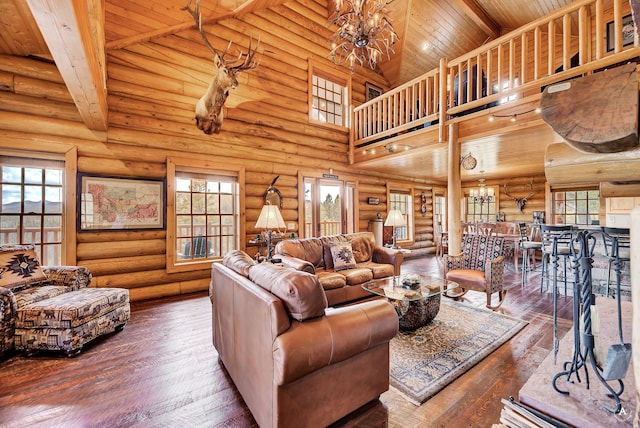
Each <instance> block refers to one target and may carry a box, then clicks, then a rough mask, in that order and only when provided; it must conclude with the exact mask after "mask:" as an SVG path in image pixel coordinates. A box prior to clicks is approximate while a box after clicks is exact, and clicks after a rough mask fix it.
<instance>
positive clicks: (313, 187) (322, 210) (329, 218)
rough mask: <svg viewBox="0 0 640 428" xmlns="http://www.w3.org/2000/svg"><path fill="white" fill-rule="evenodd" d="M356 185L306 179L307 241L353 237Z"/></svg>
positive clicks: (320, 179)
mask: <svg viewBox="0 0 640 428" xmlns="http://www.w3.org/2000/svg"><path fill="white" fill-rule="evenodd" d="M354 201H355V183H354V182H351V181H344V180H337V179H329V178H318V177H304V206H303V213H302V218H304V229H303V231H304V237H312V236H327V235H336V234H339V233H353V232H354V231H355V229H356V227H355V205H354Z"/></svg>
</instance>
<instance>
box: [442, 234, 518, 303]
mask: <svg viewBox="0 0 640 428" xmlns="http://www.w3.org/2000/svg"><path fill="white" fill-rule="evenodd" d="M502 247H503V239H502V238H500V237H496V236H483V235H473V236H471V235H468V236H465V237H464V238H463V239H462V254H460V255H458V256H451V255H445V256H444V277H445V278H446V279H447V280H449V281H453V282H456V283H458V284H459V285H460V288H458V289H456V291H455V292H448V293H446V294H445V296H447V297H452V298H458V297H462V296H463V295H464V294H466V292H467V291H469V290H475V291H483V292H485V293H487V308H489V309H492V310H496V309H498V308H499V307H500V305H502V302H504V297H505V295H506V294H507V290H503V289H502V283H503V274H504V256H503V255H502ZM493 293H498V302H497V304H496V305H492V304H491V296H492V295H493Z"/></svg>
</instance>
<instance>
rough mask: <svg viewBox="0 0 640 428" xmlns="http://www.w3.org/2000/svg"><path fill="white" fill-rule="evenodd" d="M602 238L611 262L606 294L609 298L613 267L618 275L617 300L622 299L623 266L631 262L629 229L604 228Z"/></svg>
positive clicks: (606, 255)
mask: <svg viewBox="0 0 640 428" xmlns="http://www.w3.org/2000/svg"><path fill="white" fill-rule="evenodd" d="M602 238H603V240H604V248H605V255H604V256H605V257H606V258H607V260H608V261H609V266H608V267H607V287H606V290H605V294H606V296H607V297H609V284H610V282H611V265H613V266H614V270H615V273H616V292H617V295H616V298H617V299H620V277H621V276H622V275H621V272H622V264H623V263H625V262H626V263H628V262H629V261H630V260H631V238H630V235H629V229H626V228H619V227H603V228H602Z"/></svg>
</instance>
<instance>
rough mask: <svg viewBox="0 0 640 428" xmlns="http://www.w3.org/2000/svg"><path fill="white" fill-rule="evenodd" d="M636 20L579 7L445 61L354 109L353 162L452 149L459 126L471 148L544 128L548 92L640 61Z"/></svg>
mask: <svg viewBox="0 0 640 428" xmlns="http://www.w3.org/2000/svg"><path fill="white" fill-rule="evenodd" d="M630 13H631V11H630V6H629V2H626V1H622V0H613V1H611V0H609V1H604V0H582V1H576V2H575V3H573V4H571V5H569V6H567V7H565V8H562V9H559V10H558V11H556V12H555V13H553V14H550V15H547V16H545V17H543V18H541V19H539V20H536V21H534V22H531V23H529V24H527V25H525V26H523V27H521V28H519V29H517V30H514V31H512V32H510V33H508V34H505V35H504V36H502V37H500V38H498V39H495V40H493V41H491V42H489V43H487V44H486V45H484V46H481V47H480V48H478V49H476V50H474V51H471V52H469V53H467V54H466V55H463V56H461V57H459V58H455V59H452V60H447V59H446V58H443V59H441V60H440V66H439V67H438V68H437V69H434V70H430V71H428V72H426V73H425V74H423V75H422V76H419V77H417V78H415V79H414V80H412V81H410V82H407V83H405V84H403V85H401V86H399V87H397V88H395V89H392V90H390V91H388V92H386V93H384V94H383V95H381V96H379V97H377V98H375V99H373V100H371V101H369V102H366V103H364V104H362V105H360V106H358V107H356V108H354V109H353V115H352V122H351V123H352V127H351V134H350V146H349V147H350V152H349V160H350V163H351V164H353V165H356V166H366V165H368V164H372V163H375V162H379V161H380V160H384V159H387V158H391V157H394V156H398V155H399V153H401V152H405V151H409V150H411V151H414V150H421V151H422V152H425V151H429V150H432V149H433V148H436V147H442V146H443V145H444V146H445V147H446V143H447V142H448V141H449V138H450V137H449V132H450V127H451V126H452V125H454V124H459V126H458V128H457V130H456V139H458V140H465V141H469V140H473V139H478V138H482V137H485V136H488V135H492V134H495V133H508V132H515V131H522V130H523V129H527V128H532V127H535V126H539V125H543V121H542V119H541V118H540V116H539V115H538V114H536V113H535V112H534V111H535V109H536V108H537V107H538V104H539V100H540V96H541V93H542V91H543V90H544V88H545V87H546V86H548V85H550V84H554V83H557V82H561V81H563V80H567V79H571V78H575V77H578V76H583V75H586V74H590V73H594V72H597V71H599V70H602V69H606V68H608V67H611V66H615V65H618V64H621V63H626V62H628V61H630V60H634V59H636V58H637V57H638V56H639V55H640V48H639V47H638V46H636V45H634V42H630V39H633V37H629V27H628V26H629V25H631V33H630V34H631V35H633V23H632V22H631V23H629V22H630V17H629V16H628V15H630ZM623 28H624V34H626V36H624V35H623ZM636 43H637V42H636ZM441 106H444V108H441ZM492 117H500V118H513V119H517V123H512V122H511V121H508V120H507V121H505V120H501V121H495V122H491V121H490V119H491V118H492ZM443 143H444V144H443ZM525 173H526V172H525ZM434 175H436V176H437V175H440V176H442V172H436V171H434ZM445 175H446V174H445Z"/></svg>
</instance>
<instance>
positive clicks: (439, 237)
mask: <svg viewBox="0 0 640 428" xmlns="http://www.w3.org/2000/svg"><path fill="white" fill-rule="evenodd" d="M435 238H436V256H440V257H442V256H443V255H444V250H445V248H446V249H447V250H448V249H449V233H448V232H445V231H443V230H442V224H440V222H436V227H435Z"/></svg>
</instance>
